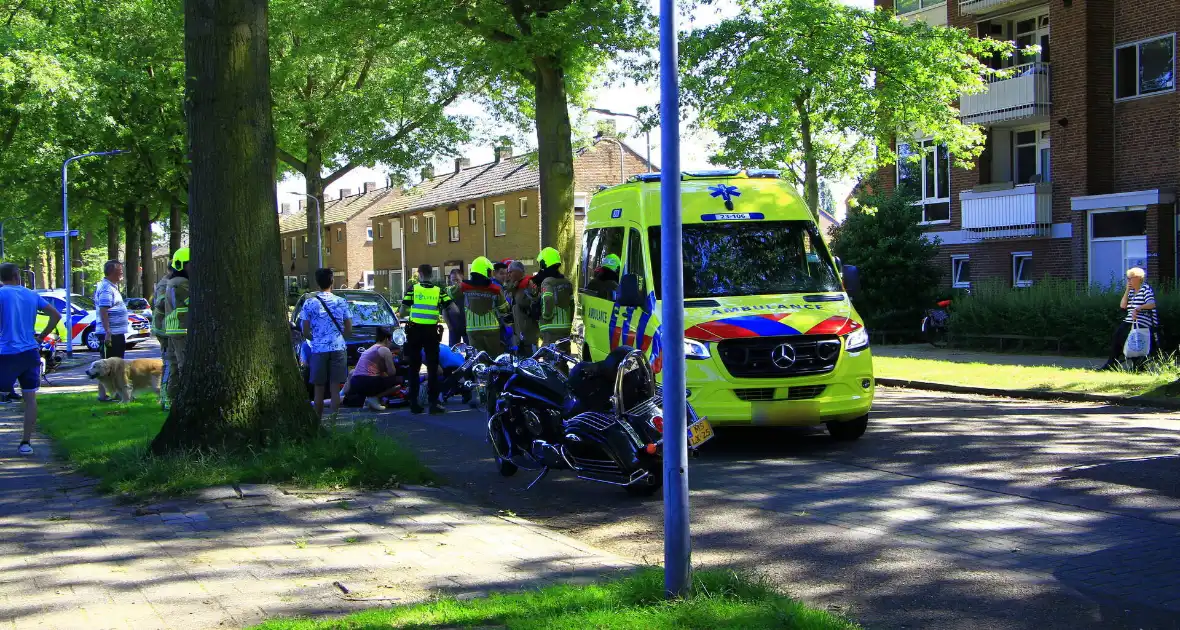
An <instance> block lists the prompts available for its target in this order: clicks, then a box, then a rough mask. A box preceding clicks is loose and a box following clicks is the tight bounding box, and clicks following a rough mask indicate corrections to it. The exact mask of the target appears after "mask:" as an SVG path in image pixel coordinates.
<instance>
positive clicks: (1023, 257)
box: [1012, 252, 1033, 289]
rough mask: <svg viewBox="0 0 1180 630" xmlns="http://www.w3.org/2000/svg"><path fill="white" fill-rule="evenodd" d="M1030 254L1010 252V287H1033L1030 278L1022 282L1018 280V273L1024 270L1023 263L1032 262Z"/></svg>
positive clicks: (1031, 254)
mask: <svg viewBox="0 0 1180 630" xmlns="http://www.w3.org/2000/svg"><path fill="white" fill-rule="evenodd" d="M1032 260H1033V253H1032V252H1012V286H1013V287H1016V288H1018V289H1023V288H1027V287H1031V286H1032V285H1033V279H1032V277H1031V276H1030V277H1028V278H1026V279H1024V280H1021V279H1020V275H1021V274H1020V272H1021V271H1022V270H1023V269H1024V263H1025V262H1026V261H1027V262H1030V263H1031V262H1032Z"/></svg>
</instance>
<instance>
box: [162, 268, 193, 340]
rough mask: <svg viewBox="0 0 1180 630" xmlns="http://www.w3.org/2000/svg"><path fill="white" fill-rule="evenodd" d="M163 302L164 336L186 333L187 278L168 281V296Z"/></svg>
mask: <svg viewBox="0 0 1180 630" xmlns="http://www.w3.org/2000/svg"><path fill="white" fill-rule="evenodd" d="M167 300H168V301H167V302H165V304H164V336H165V337H181V336H184V335H187V334H188V300H189V296H188V278H173V279H171V280H169V281H168V297H167Z"/></svg>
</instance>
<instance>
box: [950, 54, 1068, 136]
mask: <svg viewBox="0 0 1180 630" xmlns="http://www.w3.org/2000/svg"><path fill="white" fill-rule="evenodd" d="M1051 103H1052V100H1051V99H1050V98H1049V64H1047V63H1042V62H1039V61H1037V62H1033V63H1026V64H1022V65H1019V66H1015V67H1013V68H1010V69H1008V71H1006V72H1005V74H1004V75H1002V76H993V77H992V78H991V80H990V81H989V82H988V86H987V90H985V91H983V92H980V93H979V94H964V95H963V97H962V98H961V99H959V117H960V118H962V119H963V122H965V123H973V124H977V125H986V124H991V123H997V122H1003V121H1005V120H1018V119H1021V118H1028V117H1030V116H1047V115H1049V105H1050V104H1051Z"/></svg>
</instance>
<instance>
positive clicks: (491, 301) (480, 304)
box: [459, 282, 504, 333]
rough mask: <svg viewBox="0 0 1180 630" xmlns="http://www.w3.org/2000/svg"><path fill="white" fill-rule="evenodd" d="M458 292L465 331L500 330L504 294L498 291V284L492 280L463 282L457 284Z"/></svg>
mask: <svg viewBox="0 0 1180 630" xmlns="http://www.w3.org/2000/svg"><path fill="white" fill-rule="evenodd" d="M459 293H461V294H462V295H463V308H464V313H465V315H466V323H467V332H469V333H470V332H480V331H483V330H495V331H499V330H500V313H501V312H502V311H503V310H504V296H503V294H502V293H501V291H500V285H498V284H495V283H494V282H488V284H482V283H481V284H474V283H473V282H463V283H462V284H460V285H459Z"/></svg>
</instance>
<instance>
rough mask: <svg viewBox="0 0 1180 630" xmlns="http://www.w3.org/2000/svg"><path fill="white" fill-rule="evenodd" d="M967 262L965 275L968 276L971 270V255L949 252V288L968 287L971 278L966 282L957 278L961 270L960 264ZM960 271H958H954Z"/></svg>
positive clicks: (969, 286)
mask: <svg viewBox="0 0 1180 630" xmlns="http://www.w3.org/2000/svg"><path fill="white" fill-rule="evenodd" d="M963 263H966V264H967V271H968V273H967V275H968V276H970V275H971V273H970V270H971V255H970V254H951V288H953V289H970V288H971V280H967V281H966V282H963V281H960V280H959V275H960V273H961V271H962V269H961V267H962V264H963ZM956 272H960V273H956Z"/></svg>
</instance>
